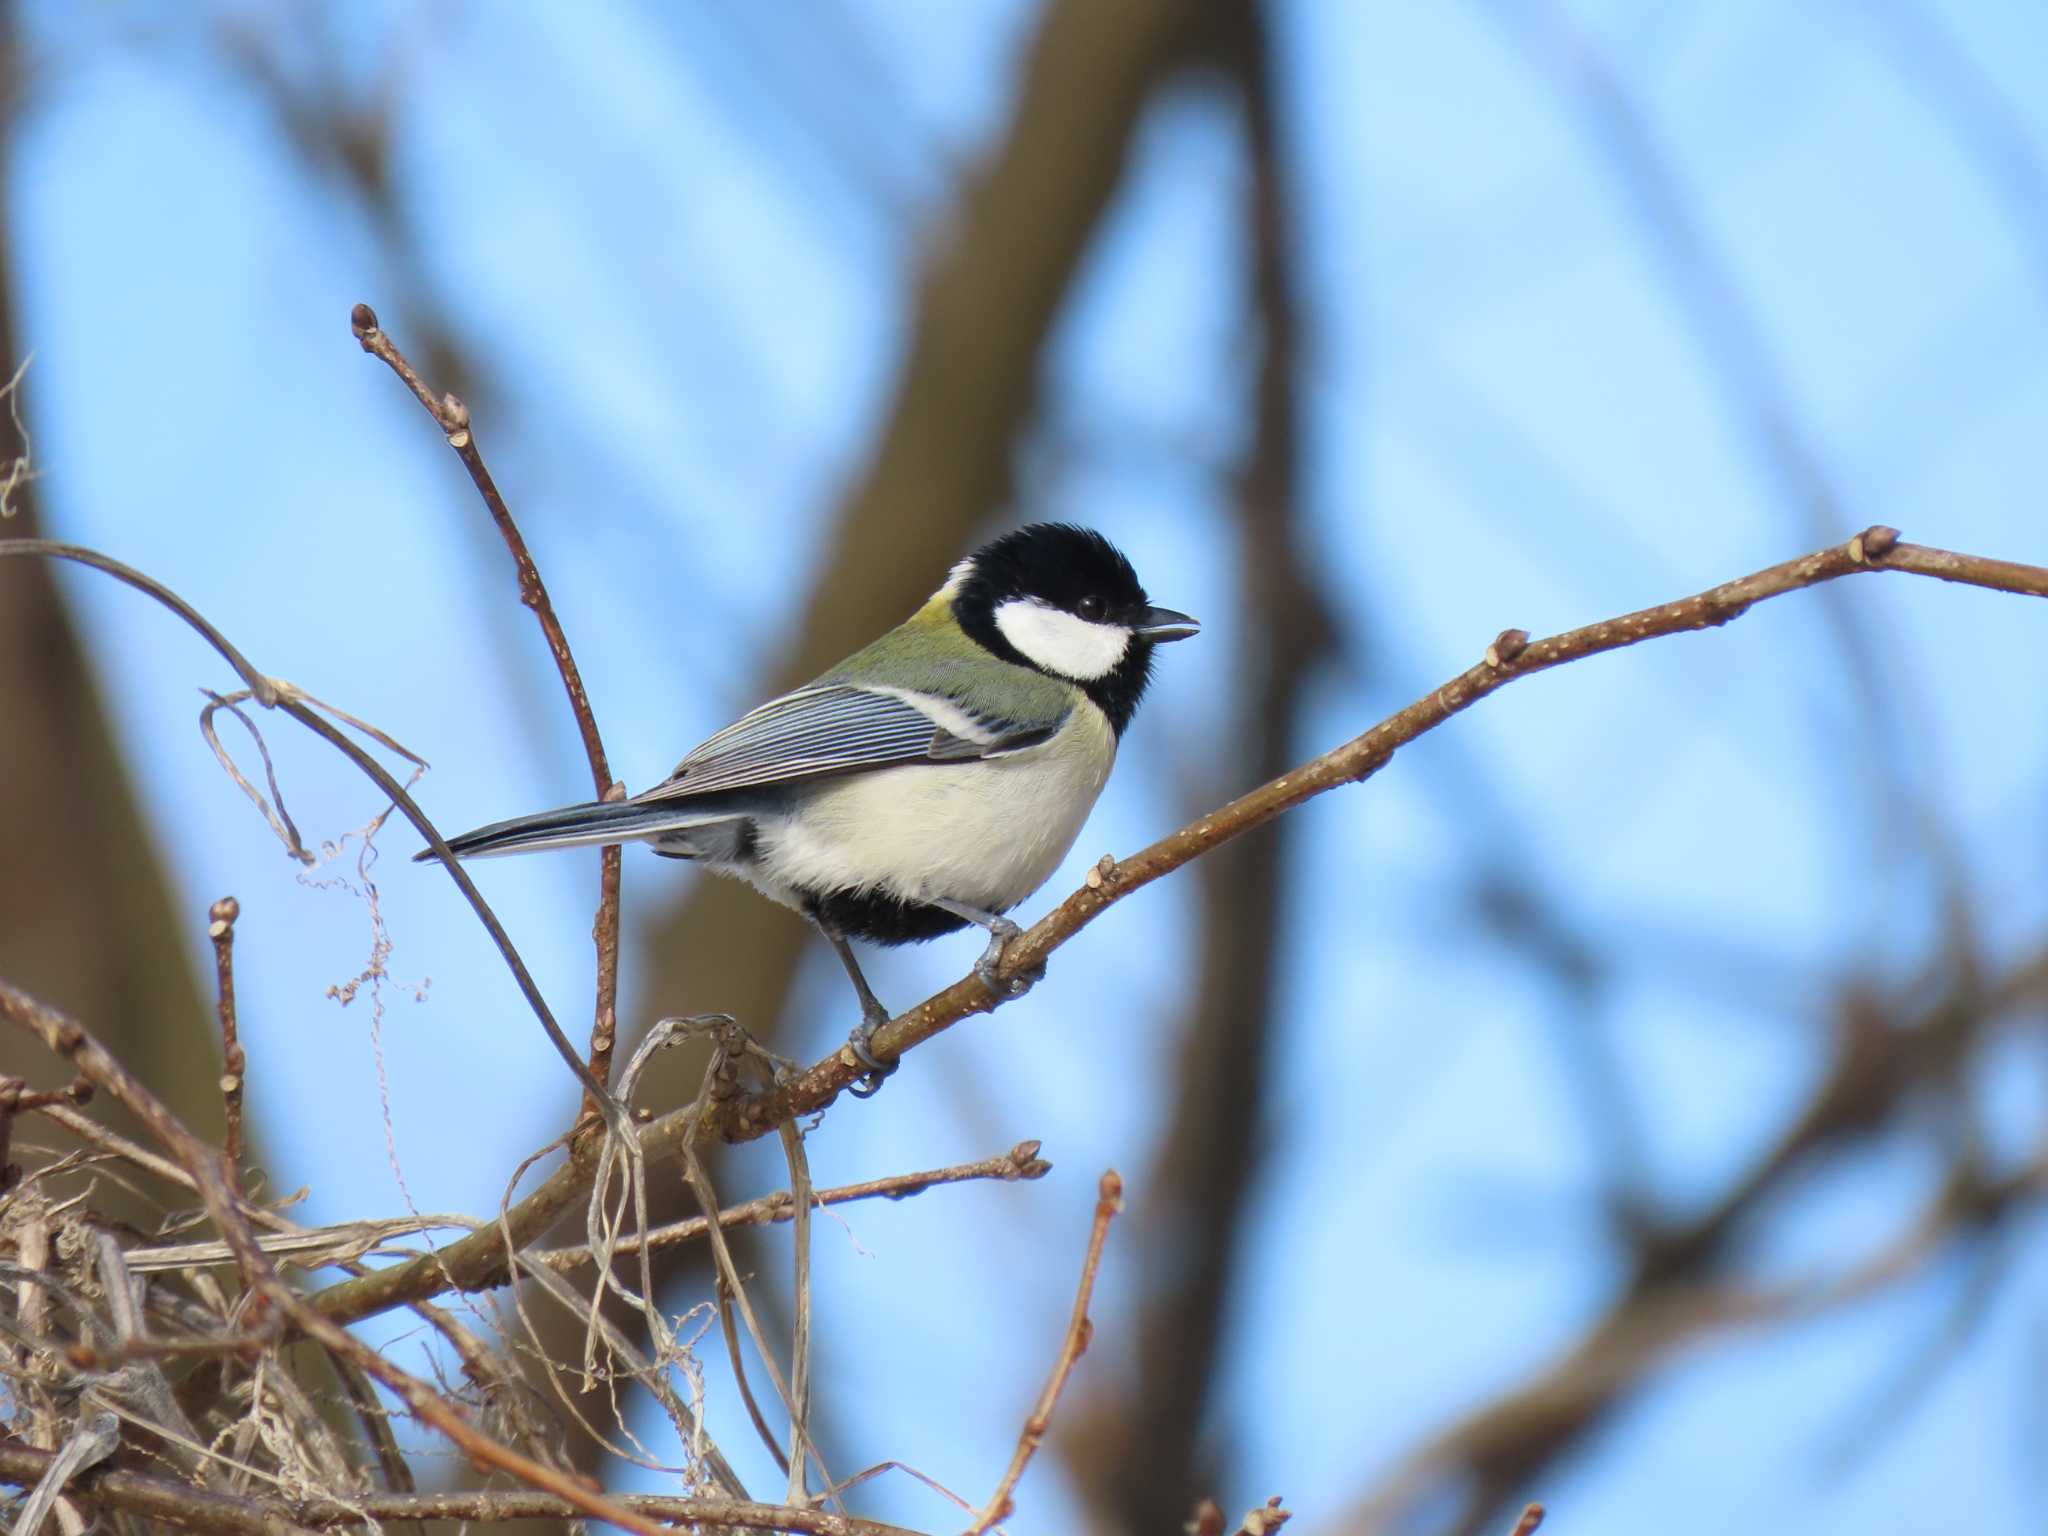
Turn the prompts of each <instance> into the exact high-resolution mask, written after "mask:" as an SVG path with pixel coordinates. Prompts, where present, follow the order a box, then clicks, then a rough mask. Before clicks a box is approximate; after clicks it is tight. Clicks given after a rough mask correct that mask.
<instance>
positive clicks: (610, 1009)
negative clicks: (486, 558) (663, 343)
mask: <svg viewBox="0 0 2048 1536" xmlns="http://www.w3.org/2000/svg"><path fill="white" fill-rule="evenodd" d="M349 324H350V328H351V329H352V330H353V331H354V332H355V338H356V340H357V341H358V342H360V343H361V344H362V348H363V350H364V351H365V352H367V353H369V354H370V355H371V356H372V357H376V358H380V359H382V360H383V361H384V362H385V363H386V364H387V365H388V366H389V367H390V368H391V371H392V372H394V373H396V374H397V375H398V377H399V378H400V379H401V380H403V381H404V383H405V386H406V388H408V389H410V390H411V391H412V393H413V396H414V398H416V399H417V400H418V401H419V403H420V404H421V405H422V406H424V407H425V408H426V411H427V414H428V415H430V416H432V417H433V418H434V421H435V424H436V425H438V426H439V427H440V428H441V430H442V431H443V432H444V433H446V434H447V437H448V446H449V447H450V448H453V449H454V450H455V456H456V457H457V458H459V459H460V460H462V467H463V468H464V469H466V470H467V471H469V478H470V480H471V482H472V483H473V484H474V485H475V486H476V489H477V494H478V495H479V496H481V497H482V498H483V503H484V507H485V509H486V510H488V511H489V512H490V514H491V521H492V522H494V523H496V524H497V525H498V533H499V535H500V536H501V537H502V538H503V539H504V540H505V547H506V549H508V550H509V551H511V554H512V564H513V568H514V569H515V570H516V571H517V572H518V575H519V601H520V602H522V603H524V604H525V605H526V606H527V607H529V608H531V609H532V610H533V616H534V618H535V619H536V620H537V621H539V624H540V632H541V634H542V636H543V637H545V639H546V640H547V646H548V651H549V653H550V654H551V655H552V656H553V657H554V658H555V670H556V671H557V672H558V673H560V674H561V678H562V688H563V691H564V692H566V693H567V694H568V695H569V709H570V711H571V713H573V714H574V715H575V716H576V729H577V731H578V732H579V733H580V734H581V735H582V737H583V752H584V756H585V757H587V758H588V759H589V760H590V778H591V783H592V784H593V785H594V786H595V788H596V790H597V798H598V799H600V800H608V799H611V798H612V797H613V791H614V785H613V782H612V771H611V765H610V764H609V763H608V762H607V761H606V759H605V752H604V739H603V737H602V736H601V735H600V734H599V733H598V729H597V716H596V714H595V713H594V712H593V711H592V709H591V707H590V695H589V693H588V692H587V691H586V690H585V689H584V686H583V674H582V673H581V672H580V671H579V670H577V666H576V658H575V656H574V655H573V654H571V652H570V650H569V637H568V635H567V634H566V633H565V632H564V631H563V629H562V621H561V620H560V619H559V618H557V617H556V615H555V605H554V604H553V603H552V602H551V601H549V599H548V589H547V586H546V584H545V583H543V582H542V581H541V578H540V567H539V566H537V565H535V564H534V562H533V555H532V554H531V553H530V552H529V551H528V549H527V547H526V539H525V537H524V535H522V534H521V533H520V531H519V525H518V524H517V523H516V522H514V521H513V519H512V511H511V508H509V507H507V506H506V505H505V498H504V496H503V495H502V494H501V493H500V492H499V490H498V484H497V481H496V480H495V479H493V478H492V476H491V472H490V469H489V467H488V466H486V465H485V463H484V456H483V450H482V449H481V448H479V447H478V446H477V441H476V432H475V429H474V428H472V427H471V425H470V420H469V408H468V407H467V406H465V405H464V404H463V403H462V402H461V401H460V400H458V399H456V398H455V396H453V395H442V396H441V397H440V398H439V399H438V400H437V399H435V397H434V395H433V392H432V391H431V390H429V389H428V387H427V385H426V383H425V381H423V380H422V379H421V378H420V376H419V374H418V373H417V372H416V371H415V370H414V368H413V366H412V364H411V363H410V362H409V361H407V359H406V357H405V354H404V353H403V352H401V351H400V350H399V349H398V344H397V343H396V342H394V341H393V340H392V339H391V338H390V336H389V335H387V334H386V333H385V332H384V330H383V329H382V328H381V327H380V326H379V325H378V324H377V312H376V311H375V310H373V309H371V308H370V306H369V305H367V304H358V305H356V306H355V308H354V310H352V311H351V312H350V315H349ZM592 937H593V939H594V940H595V941H596V944H597V1007H596V1017H595V1018H594V1020H593V1021H592V1023H591V1030H590V1061H589V1068H590V1075H591V1076H592V1077H594V1078H596V1079H597V1081H598V1082H600V1083H609V1082H610V1081H611V1064H612V1046H613V1043H614V1042H615V1041H616V1039H617V1037H618V996H619V849H618V847H617V845H616V844H614V845H612V846H610V847H607V848H606V849H605V850H604V856H603V859H602V861H601V864H600V869H599V874H598V904H597V918H596V921H595V923H594V924H593V931H592ZM597 1112H598V1104H597V1101H596V1100H595V1099H594V1098H590V1097H587V1096H586V1098H585V1100H584V1104H583V1110H582V1115H583V1116H589V1115H593V1114H596V1113H597Z"/></svg>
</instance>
